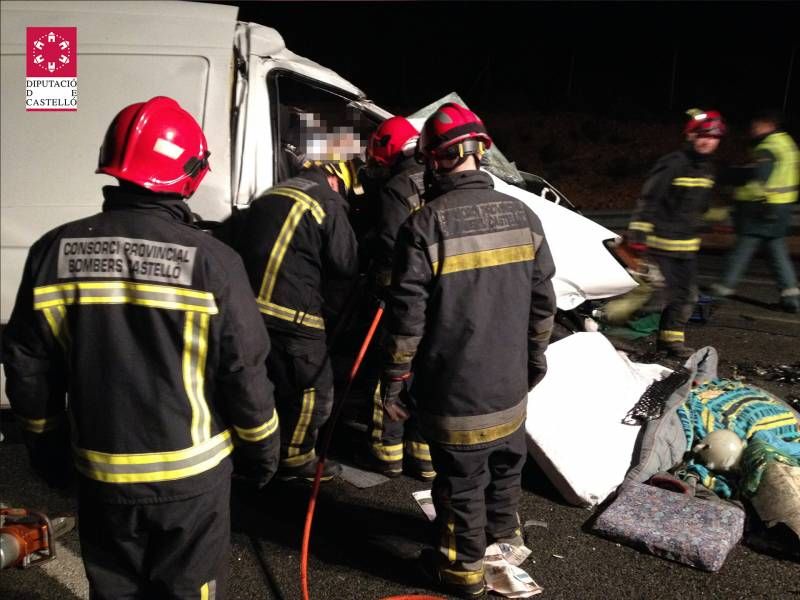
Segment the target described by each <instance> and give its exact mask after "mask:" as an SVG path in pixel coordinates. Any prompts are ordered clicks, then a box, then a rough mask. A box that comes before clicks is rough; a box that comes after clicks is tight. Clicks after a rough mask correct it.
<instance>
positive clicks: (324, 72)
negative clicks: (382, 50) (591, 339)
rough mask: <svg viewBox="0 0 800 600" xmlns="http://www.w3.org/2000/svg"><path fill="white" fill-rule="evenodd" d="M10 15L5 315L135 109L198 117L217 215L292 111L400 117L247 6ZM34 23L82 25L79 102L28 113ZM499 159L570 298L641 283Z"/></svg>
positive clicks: (72, 9) (274, 156) (144, 5)
mask: <svg viewBox="0 0 800 600" xmlns="http://www.w3.org/2000/svg"><path fill="white" fill-rule="evenodd" d="M0 12H1V14H0V16H1V17H2V18H0V24H1V26H2V29H1V32H2V35H1V37H0V42H2V43H1V45H0V51H1V53H2V63H1V66H2V69H0V70H1V72H2V82H1V86H2V87H0V90H1V91H2V104H1V105H0V106H1V108H2V121H1V122H0V131H2V136H1V138H2V151H1V152H0V157H1V158H2V165H1V167H2V168H0V242H1V243H2V251H1V253H0V260H1V262H2V264H1V268H0V277H1V280H0V284H1V287H0V291H1V295H2V298H1V299H0V323H6V322H7V321H8V318H9V316H10V313H11V310H12V308H13V305H14V300H15V296H16V291H17V287H18V285H19V281H20V278H21V272H22V268H23V264H24V261H25V257H26V255H27V252H28V248H29V247H30V246H31V244H32V243H33V242H34V241H35V240H36V239H38V238H39V237H40V236H41V235H42V234H44V233H45V232H46V231H48V230H50V229H52V228H53V227H56V226H57V225H60V224H62V223H64V222H67V221H71V220H74V219H78V218H81V217H84V216H87V215H90V214H93V213H95V212H97V211H98V210H99V209H100V206H101V202H102V196H101V191H100V190H101V187H102V186H103V185H106V184H109V183H113V182H114V180H113V179H112V178H110V177H107V176H105V175H95V174H94V170H95V167H96V165H97V152H98V148H99V146H100V142H101V141H102V138H103V135H104V133H105V129H106V127H107V126H108V124H109V123H110V122H111V119H112V118H113V117H114V115H115V114H116V113H117V112H118V111H119V110H120V109H121V108H122V107H124V106H126V105H128V104H131V103H133V102H139V101H143V100H146V99H148V98H151V97H153V96H158V95H163V96H171V97H173V98H175V99H176V100H177V101H178V102H179V103H180V104H181V106H183V107H184V108H185V109H186V110H188V111H189V112H190V113H192V114H193V115H194V116H195V117H196V118H197V120H198V121H199V122H200V124H201V125H202V127H203V129H204V131H205V134H206V137H207V139H208V145H209V148H210V150H211V157H210V163H211V172H210V173H209V174H208V175H207V176H206V178H205V180H204V181H203V184H202V185H201V186H200V188H199V190H198V192H197V193H196V194H195V196H194V197H192V198H191V200H190V201H189V203H190V206H191V208H192V210H193V211H194V212H195V213H196V214H197V215H199V216H200V217H201V218H202V219H204V220H209V221H219V220H222V219H224V218H225V217H226V216H227V215H229V214H230V212H231V210H232V209H233V207H235V206H237V207H245V206H247V205H248V204H249V203H250V202H251V200H253V199H254V198H256V197H258V196H259V195H260V194H261V193H262V192H264V191H265V190H266V189H268V188H269V187H271V186H272V185H273V184H274V183H275V182H276V180H277V178H278V177H279V174H278V171H279V164H278V157H279V154H280V153H276V152H275V151H274V150H275V148H280V141H281V140H280V136H281V131H282V130H283V129H282V126H284V125H285V124H284V123H282V118H284V119H285V114H286V111H285V109H286V108H287V107H289V106H292V107H299V108H301V109H302V110H305V111H308V112H316V113H320V114H321V115H323V117H324V118H325V119H326V120H327V121H328V124H329V125H332V126H343V125H347V126H350V127H353V128H355V129H356V130H358V131H360V132H362V135H363V137H366V135H367V134H368V132H369V130H370V129H371V128H372V127H374V126H375V125H376V124H377V123H379V122H380V121H381V120H383V119H385V118H387V117H389V116H391V115H390V113H388V112H387V111H385V110H383V109H381V108H380V107H378V106H376V105H375V104H374V103H372V102H371V101H370V100H368V99H367V97H366V96H365V94H364V93H363V92H362V91H361V90H360V89H358V88H357V87H355V86H354V85H352V84H351V83H349V82H348V81H346V80H345V79H343V78H341V77H340V76H339V75H337V74H336V73H334V72H333V71H331V70H330V69H327V68H325V67H323V66H321V65H319V64H317V63H315V62H313V61H311V60H308V59H306V58H303V57H301V56H298V55H296V54H294V53H292V52H291V51H289V50H287V49H286V46H285V45H284V41H283V38H282V37H281V36H280V34H279V33H278V32H277V31H275V30H274V29H271V28H269V27H264V26H262V25H257V24H254V23H241V22H239V21H237V20H236V17H237V12H238V8H237V7H234V6H222V5H214V4H205V3H189V2H116V1H114V2H38V1H37V2H15V1H5V0H3V1H2V2H0ZM33 26H41V27H77V35H78V40H77V60H78V65H77V67H78V74H77V89H78V110H77V111H75V112H26V110H25V65H26V54H25V51H26V48H25V44H26V28H27V27H33ZM434 104H436V103H434ZM494 165H495V166H497V165H501V167H500V168H491V167H489V168H488V169H487V170H489V171H490V172H491V173H492V174H493V176H495V179H496V185H497V188H498V189H499V190H500V191H503V192H506V193H509V194H511V195H513V196H516V197H518V198H520V199H522V200H523V201H524V202H526V203H527V204H529V205H530V206H531V207H532V208H533V209H534V210H535V211H536V212H537V213H538V214H539V215H540V217H541V219H542V221H543V224H544V228H545V232H546V234H547V237H548V240H549V243H550V246H551V248H552V250H553V254H554V257H555V262H556V267H557V273H556V281H555V286H556V292H557V295H558V305H559V307H560V308H562V309H564V310H569V309H572V308H574V307H576V306H577V305H579V304H581V303H582V302H583V301H584V300H586V299H593V298H604V297H609V296H614V295H617V294H620V293H623V292H625V291H627V290H629V289H632V288H633V287H635V285H636V284H635V282H634V281H633V280H632V279H631V278H630V277H629V276H628V274H627V272H626V271H625V270H624V269H623V268H622V267H621V266H620V264H619V263H618V262H617V260H616V259H615V258H614V257H613V256H612V255H611V254H610V253H609V252H608V251H607V250H606V248H605V247H604V242H607V241H608V240H610V239H613V238H615V237H616V236H615V234H614V233H613V232H611V231H609V230H608V229H605V228H604V227H601V226H599V225H597V224H595V223H593V222H591V221H589V220H588V219H585V218H583V217H582V216H580V215H579V214H577V213H575V212H572V211H570V210H568V209H566V208H564V207H563V206H559V205H558V204H557V203H553V202H551V201H548V200H545V199H543V198H542V197H541V196H539V195H536V194H533V193H530V192H528V191H526V190H525V189H524V183H523V178H522V176H521V175H520V174H519V173H518V172H516V170H515V169H514V168H513V166H512V165H510V164H508V163H507V161H505V160H504V159H503V158H502V155H500V154H499V151H496V152H495V154H494ZM498 175H499V177H497V176H498ZM501 178H502V180H501ZM512 184H516V185H512ZM3 387H5V386H3Z"/></svg>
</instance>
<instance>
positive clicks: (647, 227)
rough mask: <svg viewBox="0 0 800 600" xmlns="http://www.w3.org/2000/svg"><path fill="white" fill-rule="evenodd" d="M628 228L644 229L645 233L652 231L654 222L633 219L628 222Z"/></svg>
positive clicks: (634, 229)
mask: <svg viewBox="0 0 800 600" xmlns="http://www.w3.org/2000/svg"><path fill="white" fill-rule="evenodd" d="M628 229H629V230H631V231H643V232H645V233H652V232H653V224H652V223H649V222H647V221H631V222H630V223H629V224H628Z"/></svg>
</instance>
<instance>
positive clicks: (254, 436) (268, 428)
mask: <svg viewBox="0 0 800 600" xmlns="http://www.w3.org/2000/svg"><path fill="white" fill-rule="evenodd" d="M234 429H235V430H236V433H237V435H238V436H239V437H240V438H241V439H243V440H244V441H246V442H260V441H261V440H264V439H266V438H268V437H269V436H271V435H272V434H273V433H275V432H276V431H277V430H278V413H277V412H276V411H275V410H273V411H272V417H271V418H270V419H269V420H268V421H265V422H264V423H262V424H261V425H259V426H258V427H252V428H250V429H246V428H244V427H236V426H235V425H234Z"/></svg>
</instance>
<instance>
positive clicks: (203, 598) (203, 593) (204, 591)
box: [200, 583, 208, 600]
mask: <svg viewBox="0 0 800 600" xmlns="http://www.w3.org/2000/svg"><path fill="white" fill-rule="evenodd" d="M200 600H208V584H207V583H204V584H203V585H202V587H201V588H200Z"/></svg>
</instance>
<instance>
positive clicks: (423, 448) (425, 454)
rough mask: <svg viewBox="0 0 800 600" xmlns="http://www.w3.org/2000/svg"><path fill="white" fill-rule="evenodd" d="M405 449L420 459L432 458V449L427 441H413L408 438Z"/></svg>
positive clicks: (428, 459) (427, 459)
mask: <svg viewBox="0 0 800 600" xmlns="http://www.w3.org/2000/svg"><path fill="white" fill-rule="evenodd" d="M405 450H406V452H407V453H409V454H410V455H411V456H413V457H414V458H416V459H418V460H424V461H428V462H430V460H431V449H430V447H429V446H428V444H426V443H425V442H412V441H410V440H406V442H405Z"/></svg>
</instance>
